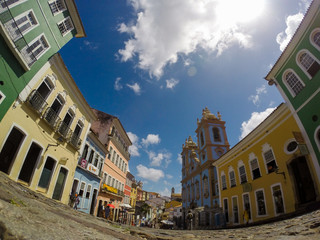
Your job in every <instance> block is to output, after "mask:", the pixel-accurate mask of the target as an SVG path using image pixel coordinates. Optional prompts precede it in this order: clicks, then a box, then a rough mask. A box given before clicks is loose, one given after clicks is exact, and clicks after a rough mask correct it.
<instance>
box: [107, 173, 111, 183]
mask: <svg viewBox="0 0 320 240" xmlns="http://www.w3.org/2000/svg"><path fill="white" fill-rule="evenodd" d="M107 184H108V185H109V186H110V184H111V176H110V175H109V176H108V183H107Z"/></svg>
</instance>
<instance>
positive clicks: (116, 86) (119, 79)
mask: <svg viewBox="0 0 320 240" xmlns="http://www.w3.org/2000/svg"><path fill="white" fill-rule="evenodd" d="M120 81H121V77H117V78H116V80H115V82H114V89H115V90H117V91H120V90H121V89H122V88H123V87H122V85H121V83H120Z"/></svg>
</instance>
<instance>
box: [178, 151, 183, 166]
mask: <svg viewBox="0 0 320 240" xmlns="http://www.w3.org/2000/svg"><path fill="white" fill-rule="evenodd" d="M177 161H178V162H179V163H180V164H182V157H181V154H180V153H178V157H177Z"/></svg>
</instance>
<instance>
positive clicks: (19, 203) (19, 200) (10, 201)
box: [0, 172, 320, 240]
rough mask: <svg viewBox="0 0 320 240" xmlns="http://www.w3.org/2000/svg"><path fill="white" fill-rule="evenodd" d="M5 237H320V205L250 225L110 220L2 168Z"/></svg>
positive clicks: (0, 235) (0, 230)
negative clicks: (195, 226)
mask: <svg viewBox="0 0 320 240" xmlns="http://www.w3.org/2000/svg"><path fill="white" fill-rule="evenodd" d="M0 239H1V240H13V239H19V240H20V239H21V240H22V239H25V240H27V239H28V240H34V239H63V240H66V239H70V240H72V239H95V240H98V239H99V240H100V239H133V240H134V239H148V240H149V239H270V240H271V239H312V240H316V239H320V210H317V211H314V212H311V213H308V214H305V215H302V216H299V217H295V218H292V219H287V220H284V221H279V222H275V223H270V224H265V225H259V226H254V227H248V228H237V229H222V230H206V231H201V230H196V231H187V230H185V231H183V230H162V229H152V228H139V227H133V226H127V225H119V224H116V223H111V222H107V221H105V220H104V219H101V218H96V217H93V216H91V215H88V214H84V213H81V212H78V211H75V210H73V209H71V208H70V207H68V206H65V205H63V204H61V203H58V202H56V201H54V200H52V199H48V198H45V197H43V196H42V195H40V194H37V193H34V192H32V191H31V190H29V189H27V188H25V187H24V186H22V185H20V184H18V183H16V182H14V181H11V180H10V179H9V178H8V177H7V176H6V175H5V174H3V173H2V172H0Z"/></svg>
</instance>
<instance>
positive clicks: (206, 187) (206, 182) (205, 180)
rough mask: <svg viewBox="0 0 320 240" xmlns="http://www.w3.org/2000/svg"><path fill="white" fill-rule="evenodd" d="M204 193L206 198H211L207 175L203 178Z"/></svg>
mask: <svg viewBox="0 0 320 240" xmlns="http://www.w3.org/2000/svg"><path fill="white" fill-rule="evenodd" d="M203 193H204V194H203V195H204V197H205V198H208V197H209V181H208V177H207V176H206V175H204V177H203Z"/></svg>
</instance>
